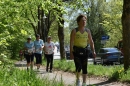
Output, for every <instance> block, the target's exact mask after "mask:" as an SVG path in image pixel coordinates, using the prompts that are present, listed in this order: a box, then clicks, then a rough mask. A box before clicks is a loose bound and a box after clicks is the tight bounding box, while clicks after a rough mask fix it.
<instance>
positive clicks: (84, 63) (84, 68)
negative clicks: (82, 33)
mask: <svg viewBox="0 0 130 86" xmlns="http://www.w3.org/2000/svg"><path fill="white" fill-rule="evenodd" d="M82 63H83V64H82V78H83V84H84V85H86V78H87V63H88V59H87V58H86V59H84V58H83V60H82Z"/></svg>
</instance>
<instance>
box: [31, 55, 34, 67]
mask: <svg viewBox="0 0 130 86" xmlns="http://www.w3.org/2000/svg"><path fill="white" fill-rule="evenodd" d="M33 61H34V54H32V55H31V69H33V65H34V63H33Z"/></svg>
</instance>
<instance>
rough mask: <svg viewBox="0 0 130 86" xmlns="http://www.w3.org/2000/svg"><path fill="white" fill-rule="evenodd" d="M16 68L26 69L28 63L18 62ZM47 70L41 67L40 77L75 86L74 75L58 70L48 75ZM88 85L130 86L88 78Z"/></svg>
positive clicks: (67, 85)
mask: <svg viewBox="0 0 130 86" xmlns="http://www.w3.org/2000/svg"><path fill="white" fill-rule="evenodd" d="M15 66H16V67H20V68H26V62H25V61H21V62H16V63H15ZM34 70H36V67H34ZM45 70H46V69H45V67H44V66H42V67H40V70H39V72H37V73H38V76H40V77H44V78H45V77H47V78H48V79H50V80H54V79H55V80H57V81H61V79H62V80H63V82H64V83H65V84H66V86H74V84H75V80H76V78H75V74H74V73H69V72H63V71H57V70H54V71H53V72H52V73H47V72H46V71H45ZM80 78H81V77H80ZM81 79H82V78H81ZM81 82H82V81H81ZM87 85H90V86H91V85H94V86H129V85H125V84H122V83H117V82H110V81H107V80H100V79H99V78H97V77H96V78H89V77H88V79H87ZM81 86H82V85H81Z"/></svg>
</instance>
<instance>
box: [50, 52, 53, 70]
mask: <svg viewBox="0 0 130 86" xmlns="http://www.w3.org/2000/svg"><path fill="white" fill-rule="evenodd" d="M52 67H53V54H51V55H50V72H52Z"/></svg>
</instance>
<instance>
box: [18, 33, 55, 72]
mask: <svg viewBox="0 0 130 86" xmlns="http://www.w3.org/2000/svg"><path fill="white" fill-rule="evenodd" d="M54 49H55V45H54V43H53V42H52V41H51V37H50V36H48V38H47V42H45V43H44V42H43V40H42V39H40V35H39V34H36V40H35V41H32V38H31V36H29V37H27V41H26V42H25V44H24V57H25V58H26V61H27V70H29V69H33V65H34V57H35V58H36V66H37V70H39V69H40V66H41V64H42V54H45V58H46V59H47V66H46V71H47V72H48V68H49V67H50V72H52V66H53V55H54ZM21 56H22V52H21V51H20V57H21ZM21 60H22V59H21ZM49 65H50V66H49Z"/></svg>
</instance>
